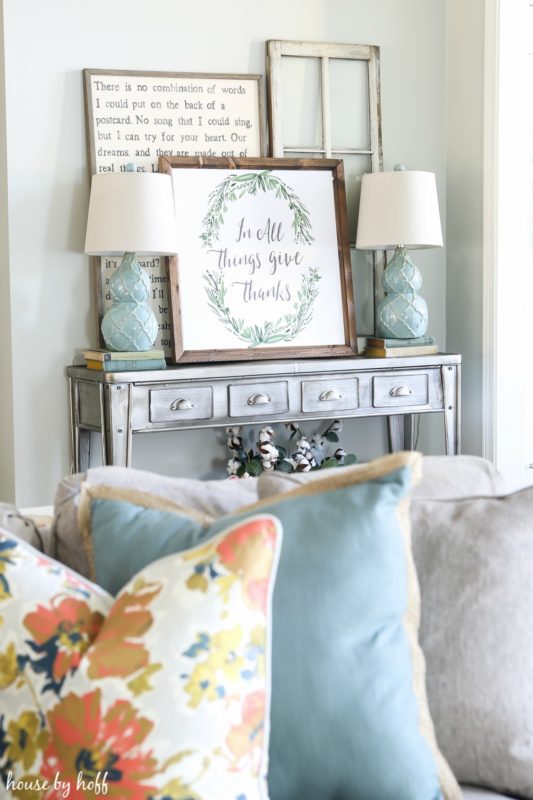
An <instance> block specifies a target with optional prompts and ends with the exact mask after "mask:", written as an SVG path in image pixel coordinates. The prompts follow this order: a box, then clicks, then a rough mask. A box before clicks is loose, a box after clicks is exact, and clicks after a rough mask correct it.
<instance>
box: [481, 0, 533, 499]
mask: <svg viewBox="0 0 533 800" xmlns="http://www.w3.org/2000/svg"><path fill="white" fill-rule="evenodd" d="M529 4H530V3H529V0H516V2H514V3H508V2H505V0H486V1H485V85H484V101H485V116H484V190H483V193H484V196H483V408H482V415H483V455H484V456H485V457H486V458H488V459H490V460H491V461H493V462H494V464H495V465H496V467H497V468H498V469H499V470H500V471H501V472H502V473H503V474H504V475H505V477H506V478H507V480H508V481H509V484H510V485H511V486H515V487H518V486H521V485H524V484H527V483H531V472H528V471H527V469H528V464H529V462H531V461H533V441H532V440H531V433H532V431H531V428H530V425H531V420H530V417H531V411H530V408H529V407H530V406H531V389H532V384H533V381H532V377H531V376H532V372H533V366H532V365H531V364H530V363H529V362H530V358H529V356H528V350H529V347H528V339H530V336H528V330H527V325H528V323H529V320H528V318H527V316H528V308H527V305H528V301H529V302H530V298H531V291H532V288H533V286H532V284H533V281H532V277H531V276H532V272H533V265H532V263H531V253H530V251H529V247H528V236H527V222H526V220H527V212H528V210H529V207H530V198H529V197H528V187H529V185H530V183H531V174H530V169H528V166H529V164H530V159H531V144H530V138H528V136H527V134H528V132H530V131H531V115H530V112H529V105H530V104H529V103H528V100H527V97H528V93H527V91H526V92H524V75H526V74H527V71H528V64H527V39H526V35H527V30H528V25H527V12H528V6H529ZM528 440H529V441H528ZM528 447H529V455H528Z"/></svg>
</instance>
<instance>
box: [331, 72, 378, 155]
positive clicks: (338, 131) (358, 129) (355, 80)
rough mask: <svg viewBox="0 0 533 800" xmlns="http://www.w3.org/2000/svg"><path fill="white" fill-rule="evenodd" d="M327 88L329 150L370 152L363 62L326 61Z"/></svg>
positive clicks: (365, 77) (366, 80) (366, 81)
mask: <svg viewBox="0 0 533 800" xmlns="http://www.w3.org/2000/svg"><path fill="white" fill-rule="evenodd" d="M329 85H330V94H331V140H332V147H333V148H355V149H358V150H368V149H370V132H369V125H368V107H369V106H368V104H369V98H368V64H367V62H366V61H349V60H347V59H343V58H332V59H330V61H329Z"/></svg>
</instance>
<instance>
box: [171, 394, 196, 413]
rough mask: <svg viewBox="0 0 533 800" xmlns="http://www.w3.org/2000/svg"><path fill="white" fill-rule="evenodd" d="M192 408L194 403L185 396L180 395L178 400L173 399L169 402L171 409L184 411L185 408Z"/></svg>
mask: <svg viewBox="0 0 533 800" xmlns="http://www.w3.org/2000/svg"><path fill="white" fill-rule="evenodd" d="M189 408H194V404H193V403H191V401H190V400H187V399H186V398H185V397H180V399H179V400H174V401H173V402H172V403H171V404H170V410H171V411H185V410H186V409H189Z"/></svg>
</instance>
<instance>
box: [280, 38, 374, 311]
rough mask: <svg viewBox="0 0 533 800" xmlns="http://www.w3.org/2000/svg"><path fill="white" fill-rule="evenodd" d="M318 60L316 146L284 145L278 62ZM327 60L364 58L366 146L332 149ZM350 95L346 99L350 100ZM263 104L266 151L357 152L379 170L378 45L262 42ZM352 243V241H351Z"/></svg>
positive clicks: (290, 154) (326, 154)
mask: <svg viewBox="0 0 533 800" xmlns="http://www.w3.org/2000/svg"><path fill="white" fill-rule="evenodd" d="M290 57H293V58H294V57H295V58H317V59H319V60H320V98H319V102H320V105H321V118H322V142H321V147H308V146H298V143H297V142H290V143H286V142H285V141H284V133H283V114H282V62H283V59H284V58H290ZM332 59H348V60H352V61H364V62H366V64H367V71H368V105H367V107H366V108H363V109H361V113H362V114H367V115H368V130H369V147H368V148H359V147H350V146H348V145H349V143H347V146H342V147H336V146H335V147H334V146H333V142H332V124H331V103H330V97H331V74H330V61H331V60H332ZM352 101H353V99H352V98H350V97H347V98H346V102H347V103H349V102H352ZM267 105H268V113H269V124H270V128H269V144H270V150H269V152H270V155H271V156H273V157H275V158H283V157H284V156H288V157H294V156H295V154H299V155H300V154H305V157H306V158H341V159H342V158H343V157H344V156H349V155H350V156H351V155H361V156H368V157H369V158H370V164H371V170H372V172H378V171H380V170H382V169H383V146H382V137H381V95H380V72H379V47H378V46H376V45H367V44H335V43H329V42H301V41H291V40H280V39H272V40H269V41H268V42H267ZM350 246H351V247H353V246H354V244H353V243H351V245H350ZM373 259H374V263H373V286H374V319H375V318H376V307H377V303H378V302H379V300H380V299H381V297H382V296H383V288H382V284H381V276H382V274H383V269H384V266H385V253H382V252H376V253H375V254H373Z"/></svg>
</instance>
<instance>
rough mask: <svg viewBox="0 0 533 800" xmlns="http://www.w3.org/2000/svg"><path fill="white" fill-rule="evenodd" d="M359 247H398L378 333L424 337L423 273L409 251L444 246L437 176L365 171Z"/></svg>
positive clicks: (390, 268)
mask: <svg viewBox="0 0 533 800" xmlns="http://www.w3.org/2000/svg"><path fill="white" fill-rule="evenodd" d="M356 247H357V249H359V250H392V249H394V251H395V252H394V256H393V258H392V259H391V261H390V262H389V263H388V265H387V267H386V269H385V271H384V273H383V289H384V290H385V297H384V298H383V299H382V300H381V301H380V302H379V304H378V308H377V319H376V334H377V335H378V336H383V337H385V338H392V339H414V338H417V337H419V336H424V334H425V333H426V332H427V326H428V308H427V304H426V301H425V300H424V299H423V298H422V297H421V296H420V295H419V294H418V290H419V289H420V287H421V286H422V276H421V274H420V271H419V269H418V268H417V267H416V266H415V264H413V262H412V261H411V259H410V258H409V256H408V254H407V250H416V249H420V248H425V247H442V230H441V225H440V215H439V203H438V197H437V186H436V182H435V175H434V174H433V173H432V172H419V171H414V170H406V169H405V167H403V166H401V165H397V166H396V167H395V168H394V171H391V172H371V173H368V174H366V175H363V180H362V183H361V200H360V205H359V221H358V225H357V242H356Z"/></svg>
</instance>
